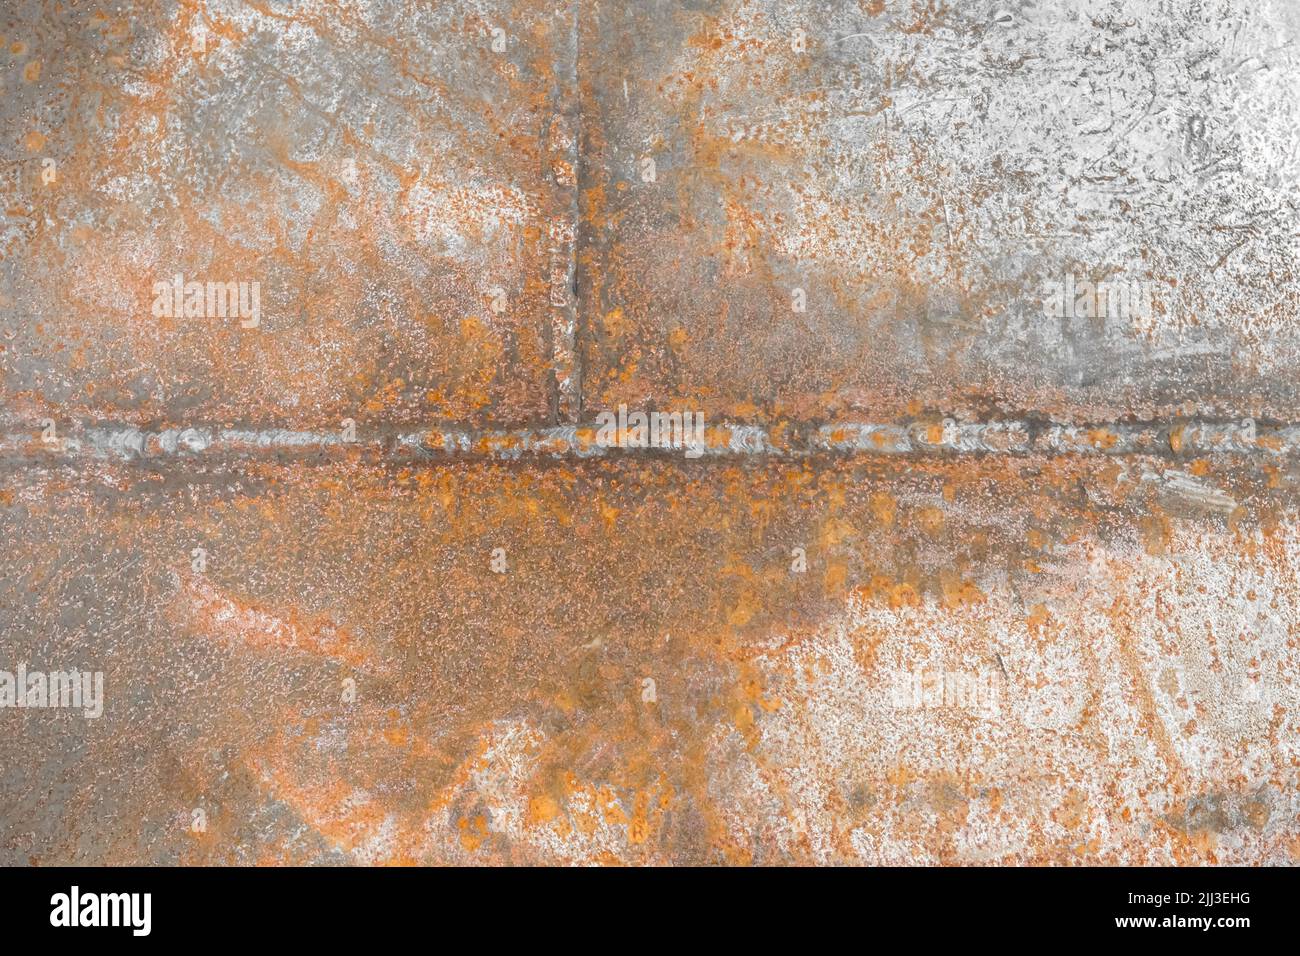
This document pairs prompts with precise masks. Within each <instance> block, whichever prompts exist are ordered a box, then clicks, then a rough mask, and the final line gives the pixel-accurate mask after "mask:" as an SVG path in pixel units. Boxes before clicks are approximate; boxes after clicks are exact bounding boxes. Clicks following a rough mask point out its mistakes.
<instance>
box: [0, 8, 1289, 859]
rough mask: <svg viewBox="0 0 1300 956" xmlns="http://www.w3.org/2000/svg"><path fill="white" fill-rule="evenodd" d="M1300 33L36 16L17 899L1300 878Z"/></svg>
mask: <svg viewBox="0 0 1300 956" xmlns="http://www.w3.org/2000/svg"><path fill="white" fill-rule="evenodd" d="M1297 31H1300V9H1297V8H1296V7H1294V6H1293V5H1291V4H1288V3H1280V2H1278V3H1271V2H1262V3H1258V4H1252V5H1250V8H1249V9H1243V7H1242V5H1240V4H1235V3H1228V2H1226V0H1225V2H1218V0H1206V2H1188V3H1180V4H1170V3H1157V2H1139V0H1123V2H1120V0H1115V2H1066V0H1043V2H1038V3H1033V4H1028V3H1023V4H1022V3H1004V4H998V5H995V4H985V3H962V4H957V5H947V4H941V3H938V2H925V3H922V2H912V0H908V2H893V0H861V2H849V0H836V2H833V3H825V2H817V3H814V2H803V0H796V2H784V3H777V2H769V0H762V2H736V0H733V2H716V3H714V2H657V0H651V2H644V3H636V4H621V3H619V4H616V3H598V2H595V0H573V2H568V3H557V2H537V0H518V2H506V0H482V2H475V0H452V2H448V3H443V4H438V5H425V4H419V3H414V2H411V3H401V2H391V3H389V2H381V0H365V2H349V3H333V2H329V3H326V2H307V3H293V4H290V3H277V2H273V0H257V2H236V0H213V2H184V3H137V2H131V3H124V4H121V5H119V6H118V7H114V8H113V9H112V10H111V11H109V10H107V9H106V10H104V11H103V12H102V13H100V12H96V11H95V10H94V9H92V8H87V9H79V8H78V5H59V4H55V3H52V2H47V3H41V2H23V0H11V2H9V3H7V4H4V6H3V10H0V34H2V36H0V77H3V83H4V92H5V97H4V101H3V105H0V162H2V163H3V164H4V166H3V168H4V176H3V180H2V182H0V190H3V193H2V197H3V207H2V213H0V215H2V218H0V320H2V321H3V329H2V335H3V337H2V338H0V554H2V555H3V558H0V862H4V863H19V864H28V863H30V864H55V863H83V864H111V863H149V864H172V863H183V864H186V863H188V864H241V863H249V864H253V863H255V864H286V863H290V864H298V863H305V864H331V863H348V862H354V863H365V864H411V863H413V864H440V863H468V864H503V863H547V864H574V863H596V864H619V863H623V864H664V863H687V864H696V863H724V864H790V863H819V864H987V863H993V864H1025V863H1035V864H1088V863H1112V864H1158V863H1176V864H1184V865H1204V864H1228V863H1238V864H1240V863H1248V864H1294V863H1296V862H1297V861H1300V772H1298V771H1297V769H1296V767H1297V761H1298V760H1300V726H1297V724H1298V722H1300V701H1298V700H1297V690H1300V644H1298V628H1300V581H1298V579H1297V570H1298V569H1300V539H1298V538H1297V531H1296V527H1297V518H1300V495H1298V494H1297V490H1298V489H1300V408H1297V404H1298V403H1297V394H1298V391H1297V383H1298V382H1300V374H1298V372H1300V369H1298V368H1297V358H1296V356H1297V349H1296V346H1297V345H1300V341H1298V339H1300V326H1297V322H1296V318H1297V317H1296V306H1297V296H1296V292H1297V278H1298V276H1297V265H1296V263H1297V261H1298V260H1297V253H1300V248H1298V243H1300V211H1298V210H1297V198H1298V197H1297V180H1298V177H1300V150H1298V149H1297V144H1298V143H1300V139H1298V137H1300V123H1297V122H1296V119H1297V117H1296V109H1297V105H1296V104H1297V102H1298V101H1300V100H1298V99H1297V93H1300V63H1297V61H1296V57H1297V55H1298V54H1297V51H1298V50H1300V47H1297V45H1296V43H1295V40H1296V34H1297ZM196 37H201V38H202V39H201V42H200V41H198V40H196ZM49 161H52V163H51V162H49ZM177 273H180V274H182V275H183V276H184V277H185V278H186V279H187V280H190V279H193V280H196V281H200V282H204V281H208V280H211V281H219V282H240V281H246V282H252V281H256V282H258V283H259V284H260V285H259V288H260V290H261V308H260V315H259V320H258V321H257V323H256V324H255V325H251V326H248V325H245V324H242V323H241V321H240V320H239V317H230V316H226V317H212V316H199V317H196V316H191V317H184V316H166V315H161V316H160V315H157V314H155V311H156V310H155V309H154V308H153V300H154V298H155V293H154V288H153V284H154V283H155V282H157V281H160V280H161V281H163V282H164V284H165V283H166V282H168V281H170V279H171V277H172V276H173V275H175V274H177ZM1067 277H1068V278H1069V281H1070V282H1071V284H1072V286H1074V285H1075V284H1076V283H1079V284H1082V283H1086V282H1101V281H1108V280H1111V279H1116V278H1118V279H1122V280H1124V281H1127V282H1135V283H1144V284H1145V286H1144V288H1146V289H1148V290H1149V291H1150V293H1151V308H1150V309H1149V310H1142V311H1141V313H1140V314H1130V313H1125V314H1121V315H1115V314H1112V313H1111V312H1106V311H1104V310H1100V309H1098V308H1089V309H1087V310H1080V309H1076V308H1073V307H1072V308H1071V309H1070V310H1069V311H1068V313H1067V314H1052V313H1051V312H1050V310H1045V308H1044V297H1045V287H1046V286H1047V284H1049V283H1053V282H1061V281H1064V280H1065V279H1066V278H1067ZM796 290H798V294H796ZM796 303H797V305H796ZM1091 304H1092V306H1097V305H1098V300H1095V299H1093V300H1091ZM620 404H625V405H627V406H629V407H630V408H632V409H641V410H656V409H660V410H662V409H674V410H679V411H692V410H693V411H700V412H702V413H703V414H704V415H705V418H706V421H707V427H706V428H705V429H704V434H703V444H702V447H699V448H695V449H693V450H692V455H691V457H688V456H687V455H686V454H685V452H686V451H687V450H690V449H688V448H687V447H686V446H683V445H681V444H677V445H674V446H673V447H671V448H642V447H609V445H608V443H607V442H605V441H603V440H602V437H601V434H602V433H601V430H600V427H599V425H598V416H599V415H600V413H602V412H607V411H613V410H616V409H617V408H618V406H619V405H620ZM345 422H351V425H350V426H348V425H345ZM200 556H201V557H200ZM20 665H22V666H23V667H25V668H27V669H29V670H45V671H53V670H59V669H65V670H67V669H73V670H79V671H98V672H102V673H103V675H104V695H103V700H102V705H103V706H102V713H101V714H99V715H97V716H87V715H86V714H85V713H84V712H82V711H80V710H77V709H74V708H49V707H46V708H39V707H16V706H12V707H10V706H3V705H4V704H5V687H4V677H5V674H6V673H12V672H14V671H15V670H16V669H17V668H18V667H19V666H20Z"/></svg>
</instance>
